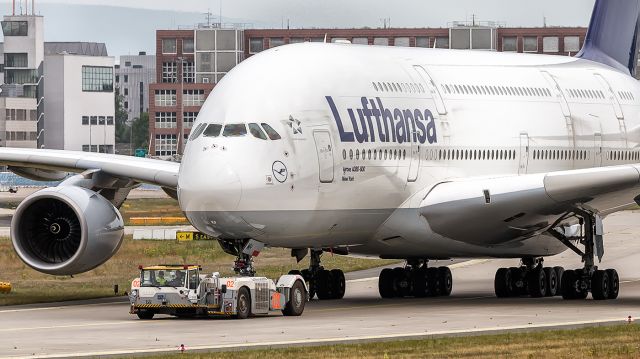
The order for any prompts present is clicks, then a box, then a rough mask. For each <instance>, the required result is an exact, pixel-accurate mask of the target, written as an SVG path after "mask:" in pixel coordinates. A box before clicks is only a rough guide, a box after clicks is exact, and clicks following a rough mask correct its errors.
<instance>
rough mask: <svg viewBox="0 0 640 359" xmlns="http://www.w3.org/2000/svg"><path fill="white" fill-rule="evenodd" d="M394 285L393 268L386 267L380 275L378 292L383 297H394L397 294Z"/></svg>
mask: <svg viewBox="0 0 640 359" xmlns="http://www.w3.org/2000/svg"><path fill="white" fill-rule="evenodd" d="M393 285H394V273H393V269H391V268H385V269H383V270H382V272H380V277H378V292H379V293H380V296H381V297H382V298H393V297H395V296H396V290H395V288H394V287H393Z"/></svg>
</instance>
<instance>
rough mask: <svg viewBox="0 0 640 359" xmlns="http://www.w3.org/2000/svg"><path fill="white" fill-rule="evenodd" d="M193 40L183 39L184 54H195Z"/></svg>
mask: <svg viewBox="0 0 640 359" xmlns="http://www.w3.org/2000/svg"><path fill="white" fill-rule="evenodd" d="M193 49H194V46H193V39H182V53H184V54H193Z"/></svg>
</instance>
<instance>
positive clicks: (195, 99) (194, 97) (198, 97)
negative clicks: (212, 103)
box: [182, 90, 205, 106]
mask: <svg viewBox="0 0 640 359" xmlns="http://www.w3.org/2000/svg"><path fill="white" fill-rule="evenodd" d="M204 100H205V97H204V90H184V92H183V98H182V103H183V104H184V106H202V104H203V103H204Z"/></svg>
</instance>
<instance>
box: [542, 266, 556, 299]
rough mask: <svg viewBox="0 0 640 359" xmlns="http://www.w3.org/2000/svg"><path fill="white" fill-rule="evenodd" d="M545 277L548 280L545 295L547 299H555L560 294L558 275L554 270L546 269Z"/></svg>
mask: <svg viewBox="0 0 640 359" xmlns="http://www.w3.org/2000/svg"><path fill="white" fill-rule="evenodd" d="M544 275H545V278H546V280H547V285H546V292H545V294H544V296H545V297H555V296H556V293H558V287H559V282H558V273H557V272H556V270H555V269H554V268H551V267H546V268H544Z"/></svg>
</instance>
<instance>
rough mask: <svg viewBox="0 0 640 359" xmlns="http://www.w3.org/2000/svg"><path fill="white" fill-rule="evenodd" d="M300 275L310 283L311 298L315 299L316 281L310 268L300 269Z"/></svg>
mask: <svg viewBox="0 0 640 359" xmlns="http://www.w3.org/2000/svg"><path fill="white" fill-rule="evenodd" d="M300 275H301V276H302V278H304V280H305V281H306V282H307V283H308V284H309V300H311V299H313V297H315V296H316V288H317V284H316V281H315V280H314V279H313V276H312V275H311V272H310V271H309V270H308V269H303V270H301V271H300Z"/></svg>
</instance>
